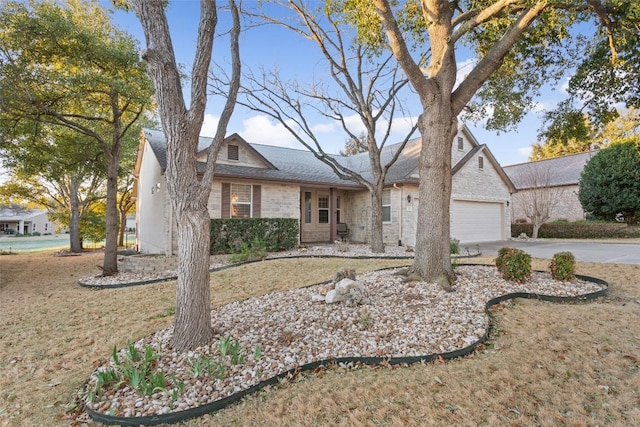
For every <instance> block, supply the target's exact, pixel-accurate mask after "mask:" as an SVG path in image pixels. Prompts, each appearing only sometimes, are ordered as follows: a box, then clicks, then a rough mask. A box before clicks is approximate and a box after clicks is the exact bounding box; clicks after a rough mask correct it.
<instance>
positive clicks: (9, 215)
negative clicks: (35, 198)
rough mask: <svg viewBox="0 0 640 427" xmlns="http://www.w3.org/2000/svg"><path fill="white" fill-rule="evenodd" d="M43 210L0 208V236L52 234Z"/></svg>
mask: <svg viewBox="0 0 640 427" xmlns="http://www.w3.org/2000/svg"><path fill="white" fill-rule="evenodd" d="M54 231H55V230H54V228H53V226H52V224H51V223H50V222H49V216H48V215H47V211H46V210H44V209H25V208H20V207H0V235H2V234H30V233H34V232H38V233H40V234H44V233H53V232H54Z"/></svg>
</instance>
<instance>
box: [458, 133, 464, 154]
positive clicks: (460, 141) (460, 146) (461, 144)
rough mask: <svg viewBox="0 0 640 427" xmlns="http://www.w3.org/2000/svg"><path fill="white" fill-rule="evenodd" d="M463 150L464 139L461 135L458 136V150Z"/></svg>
mask: <svg viewBox="0 0 640 427" xmlns="http://www.w3.org/2000/svg"><path fill="white" fill-rule="evenodd" d="M462 150H464V140H463V139H462V137H461V136H459V137H458V151H462Z"/></svg>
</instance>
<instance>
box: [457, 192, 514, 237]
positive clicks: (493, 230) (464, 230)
mask: <svg viewBox="0 0 640 427" xmlns="http://www.w3.org/2000/svg"><path fill="white" fill-rule="evenodd" d="M502 209H503V204H502V203H487V202H469V201H461V200H454V201H453V209H452V211H453V212H452V213H453V214H452V218H451V237H453V238H456V239H458V240H460V241H461V242H490V241H492V240H502V239H503V235H502V233H503V226H502V224H503V222H504V220H503V215H502V212H503V210H502Z"/></svg>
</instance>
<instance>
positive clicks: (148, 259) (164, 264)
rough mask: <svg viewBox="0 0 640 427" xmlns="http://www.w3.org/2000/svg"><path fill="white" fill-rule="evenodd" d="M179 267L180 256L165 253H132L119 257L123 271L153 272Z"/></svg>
mask: <svg viewBox="0 0 640 427" xmlns="http://www.w3.org/2000/svg"><path fill="white" fill-rule="evenodd" d="M176 268H178V258H177V257H175V256H170V257H166V256H163V255H130V256H125V257H120V258H118V271H120V272H122V273H153V272H160V271H165V270H175V269H176Z"/></svg>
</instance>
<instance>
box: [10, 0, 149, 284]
mask: <svg viewBox="0 0 640 427" xmlns="http://www.w3.org/2000/svg"><path fill="white" fill-rule="evenodd" d="M0 27H1V28H3V31H2V32H0V121H1V122H2V124H0V126H1V127H2V128H3V129H5V130H6V129H11V128H12V126H19V125H18V123H20V122H24V121H31V122H37V123H39V124H47V125H50V126H58V127H64V128H67V129H70V130H72V131H74V132H77V133H78V134H79V135H82V136H83V137H84V138H83V140H82V142H81V144H80V145H78V146H77V147H76V149H77V150H93V148H91V147H90V146H96V147H99V148H100V149H101V151H102V156H101V158H100V159H98V160H99V161H100V162H101V163H103V166H100V165H97V164H96V167H99V168H100V167H104V169H105V171H106V242H105V254H104V262H103V274H104V275H112V274H115V273H117V271H118V269H117V268H118V267H117V243H118V242H117V237H118V223H119V221H118V212H117V207H116V202H117V194H118V184H117V183H118V168H119V163H120V159H121V156H122V149H123V147H122V140H123V138H124V137H125V136H126V135H127V133H128V132H131V130H132V127H133V125H134V124H135V123H136V122H137V121H138V120H139V119H140V118H142V117H143V115H144V113H145V111H147V110H148V109H149V108H151V106H152V96H153V87H152V84H151V81H150V80H149V78H148V76H147V73H146V66H145V64H144V62H143V61H142V60H141V59H140V57H139V53H138V47H137V43H136V41H135V40H134V39H133V38H131V37H130V36H129V35H127V34H125V33H123V32H122V31H119V30H117V29H116V28H114V26H113V24H112V23H111V21H110V18H109V16H108V15H107V13H106V12H105V11H104V10H103V9H102V8H100V7H99V6H98V5H97V4H96V3H95V2H86V1H82V0H68V1H66V2H50V1H37V0H32V1H29V2H18V1H5V2H3V3H2V5H1V8H0ZM14 137H15V138H17V139H18V140H20V136H19V135H17V134H15V135H14Z"/></svg>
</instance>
